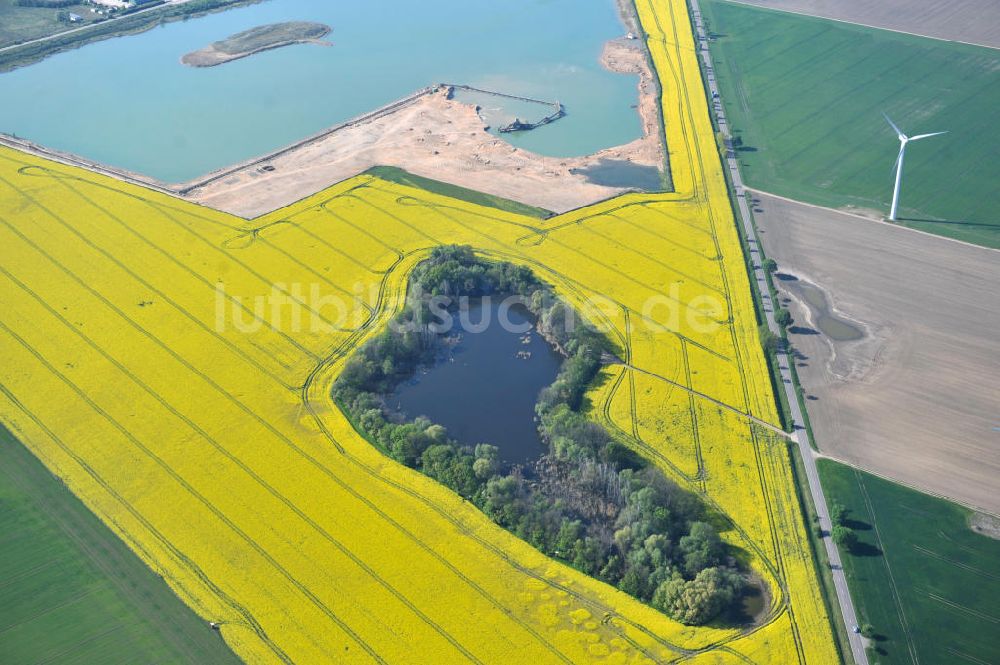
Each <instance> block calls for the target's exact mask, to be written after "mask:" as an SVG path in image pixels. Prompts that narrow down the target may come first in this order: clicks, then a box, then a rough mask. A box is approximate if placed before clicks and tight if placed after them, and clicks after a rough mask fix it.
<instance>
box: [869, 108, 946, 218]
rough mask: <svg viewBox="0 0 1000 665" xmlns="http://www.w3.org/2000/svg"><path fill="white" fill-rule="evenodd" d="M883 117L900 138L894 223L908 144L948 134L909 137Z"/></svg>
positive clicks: (893, 198)
mask: <svg viewBox="0 0 1000 665" xmlns="http://www.w3.org/2000/svg"><path fill="white" fill-rule="evenodd" d="M882 117H884V118H885V121H886V122H888V123H889V126H890V127H892V128H893V129H894V130H895V132H896V136H897V137H899V156H898V157H896V186H895V187H894V188H893V190H892V208H891V209H890V210H889V221H892V222H894V221H896V207H897V206H898V205H899V185H900V183H901V182H902V181H903V155H904V154H905V153H906V144H907V143H909V142H910V141H919V140H920V139H926V138H928V137H931V136H938V135H940V134H947V133H948V132H934V133H933V134H917V135H916V136H907V135H906V134H904V133H903V132H902V131H901V130H900V129H899V127H897V126H896V125H895V124H894V123H893V122H892V120H890V119H889V116H887V115H886V114H885V113H883V114H882Z"/></svg>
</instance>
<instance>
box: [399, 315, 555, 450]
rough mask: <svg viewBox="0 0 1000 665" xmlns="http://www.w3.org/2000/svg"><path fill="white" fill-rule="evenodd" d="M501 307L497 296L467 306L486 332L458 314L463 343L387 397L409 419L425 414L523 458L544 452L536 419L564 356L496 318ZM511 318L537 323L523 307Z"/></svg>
mask: <svg viewBox="0 0 1000 665" xmlns="http://www.w3.org/2000/svg"><path fill="white" fill-rule="evenodd" d="M498 309H499V305H498V304H497V303H495V302H494V303H491V304H490V306H489V307H485V306H483V305H482V304H479V303H473V304H472V305H470V307H469V311H468V316H467V320H468V321H470V322H471V323H472V324H478V323H481V322H484V321H489V325H488V326H485V329H484V330H483V331H482V332H468V331H466V332H463V331H462V328H463V327H464V326H462V325H460V322H459V317H458V315H454V316H453V322H454V326H453V331H452V333H450V334H458V335H461V337H460V341H459V343H458V344H457V345H456V346H455V347H454V348H453V349H452V351H451V352H450V353H449V354H448V356H447V357H446V358H444V359H443V360H442V361H441V362H439V363H437V364H436V365H434V366H433V367H431V368H428V369H427V370H426V371H425V372H418V374H417V376H416V377H415V378H414V380H412V381H410V382H407V383H404V384H403V385H402V386H400V387H399V389H397V391H396V392H395V393H394V394H393V395H392V396H390V397H389V398H388V399H387V403H388V405H389V407H390V408H393V409H399V410H401V411H402V412H404V413H405V414H406V415H407V416H408V417H410V418H415V417H417V416H421V415H423V416H427V417H428V418H430V419H431V420H432V421H433V422H435V423H438V424H439V425H443V426H444V427H445V428H446V429H447V430H448V433H449V434H450V435H451V436H452V437H453V438H455V439H457V440H458V441H460V442H461V443H463V444H469V445H475V444H477V443H489V444H492V445H494V446H497V447H498V448H500V458H501V459H502V460H503V461H504V462H508V463H512V464H518V463H525V462H529V461H531V460H534V459H537V458H538V457H539V456H540V455H541V454H542V453H543V452H544V451H545V447H544V444H543V443H542V440H541V437H540V436H539V435H538V429H537V427H536V423H535V421H534V417H535V402H537V401H538V393H539V392H541V390H542V388H544V387H545V386H547V385H549V384H550V383H552V382H553V381H554V380H555V378H556V374H557V373H558V372H559V366H560V365H561V364H562V356H560V355H559V354H558V353H556V351H555V350H554V349H553V348H552V347H551V346H550V345H549V344H548V342H546V341H545V340H544V339H543V338H542V336H541V335H539V334H538V333H537V332H534V330H533V329H532V330H531V331H530V332H527V333H524V332H511V331H509V330H506V329H505V327H504V326H502V325H500V324H499V323H498V318H497V315H498ZM487 313H488V314H487ZM486 315H488V316H489V318H488V319H484V318H483V317H484V316H486ZM507 318H508V319H509V321H510V322H511V323H512V324H514V325H515V326H521V327H522V328H526V327H531V326H532V323H533V318H532V316H531V313H530V312H528V311H527V310H525V309H523V308H519V307H515V308H511V309H510V311H509V316H508V317H507Z"/></svg>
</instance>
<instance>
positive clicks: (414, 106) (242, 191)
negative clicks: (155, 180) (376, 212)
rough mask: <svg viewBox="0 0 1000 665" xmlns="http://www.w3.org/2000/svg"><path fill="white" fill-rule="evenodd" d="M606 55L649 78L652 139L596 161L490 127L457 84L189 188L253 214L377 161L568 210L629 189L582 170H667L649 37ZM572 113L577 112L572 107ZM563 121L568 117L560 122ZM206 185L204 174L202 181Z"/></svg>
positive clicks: (643, 91) (644, 82)
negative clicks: (534, 148) (539, 149)
mask: <svg viewBox="0 0 1000 665" xmlns="http://www.w3.org/2000/svg"><path fill="white" fill-rule="evenodd" d="M602 61H603V62H604V64H605V66H606V67H608V68H609V69H612V70H614V71H620V72H625V73H637V74H640V100H641V101H640V104H639V109H638V110H639V112H640V114H641V116H642V119H643V127H644V132H645V136H644V137H643V138H640V139H637V140H635V141H633V142H631V143H628V144H626V145H623V146H619V147H614V148H609V149H607V150H603V151H601V152H598V153H595V154H593V155H590V156H587V157H580V158H557V157H545V156H541V155H538V154H535V153H532V152H529V151H527V150H523V149H521V148H516V147H514V146H512V145H511V144H509V143H507V142H506V141H504V140H503V139H501V138H499V137H497V136H494V135H492V134H490V133H488V132H487V131H486V128H485V126H484V123H483V120H482V119H481V118H480V117H479V115H478V113H477V112H476V109H475V107H474V106H472V105H469V104H463V103H460V102H457V101H455V100H453V99H449V95H448V91H447V88H444V87H442V88H440V89H439V90H438V91H437V92H435V93H431V94H427V95H423V96H420V97H417V98H415V99H414V100H413V101H410V102H408V103H406V104H403V105H401V106H400V107H399V108H398V109H396V110H394V111H392V112H391V113H388V114H385V115H381V116H379V117H375V118H374V119H370V120H364V121H361V122H358V123H356V124H351V125H350V126H347V127H344V128H342V129H338V130H336V131H333V132H330V133H327V134H325V135H321V136H319V137H318V138H316V139H314V140H310V141H306V142H304V143H303V144H301V145H300V146H298V147H296V148H294V149H292V150H288V151H284V152H280V153H279V154H277V156H275V157H273V158H271V159H263V160H256V161H254V162H252V163H250V164H249V165H244V166H243V167H242V168H236V169H228V170H225V171H223V172H222V173H224V174H225V175H224V176H223V177H219V173H216V174H209V176H208V177H211V178H214V179H213V180H211V181H210V182H208V183H207V184H205V185H204V186H197V182H198V181H194V182H192V183H185V184H184V185H181V186H180V187H181V188H182V189H183V190H184V191H185V195H186V196H187V197H188V198H190V199H192V200H194V201H197V202H198V203H201V204H204V205H207V206H211V207H213V208H217V209H220V210H224V211H227V212H230V213H233V214H236V215H240V216H243V217H248V218H249V217H256V216H258V215H261V214H263V213H265V212H269V211H271V210H275V209H277V208H280V207H282V206H285V205H288V204H289V203H292V202H294V201H297V200H298V199H301V198H303V197H305V196H308V195H310V194H312V193H314V192H317V191H319V190H321V189H323V188H324V187H328V186H329V185H331V184H333V183H336V182H339V181H341V180H344V179H347V178H350V177H351V176H354V175H357V174H358V173H359V172H361V171H364V170H366V169H368V168H370V167H372V166H396V167H399V168H402V169H405V170H407V171H409V172H411V173H415V174H417V175H421V176H425V177H428V178H434V179H436V180H443V181H445V182H449V183H452V184H456V185H461V186H463V187H468V188H470V189H475V190H478V191H482V192H486V193H489V194H494V195H497V196H502V197H505V198H509V199H514V200H516V201H520V202H522V203H527V204H530V205H534V206H538V207H541V208H546V209H548V210H552V211H554V212H563V211H566V210H570V209H573V208H577V207H580V206H583V205H586V204H588V203H592V202H594V201H599V200H601V199H605V198H608V197H611V196H614V195H616V194H619V193H622V192H624V191H627V189H626V188H621V187H608V186H604V185H599V184H594V183H593V182H590V181H588V179H587V177H586V176H585V175H580V174H574V173H573V172H572V171H574V170H575V169H581V168H586V167H589V166H592V165H594V164H596V163H598V162H599V161H600V160H620V161H627V162H632V163H634V164H639V165H644V166H654V167H658V168H662V167H663V165H664V161H665V160H664V154H663V149H662V140H661V133H660V131H659V129H658V128H659V113H658V108H657V100H656V89H655V85H654V83H653V80H652V77H651V76H650V73H649V71H648V68H647V64H646V59H645V55H644V52H643V50H642V47H641V45H640V42H638V41H637V40H625V39H621V40H614V41H612V42H609V43H608V44H607V45H606V47H605V50H604V54H603V56H602ZM570 112H572V109H570ZM557 122H558V121H557ZM199 180H200V181H203V180H204V179H199Z"/></svg>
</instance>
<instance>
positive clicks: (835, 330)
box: [775, 272, 865, 342]
mask: <svg viewBox="0 0 1000 665" xmlns="http://www.w3.org/2000/svg"><path fill="white" fill-rule="evenodd" d="M775 277H777V278H778V281H779V282H780V286H781V288H782V289H783V290H784V291H787V292H788V293H789V294H790V295H791V296H792V297H793V298H795V299H796V300H798V301H800V302H803V303H805V305H806V307H807V308H808V309H809V313H810V323H811V324H812V325H813V326H815V328H816V330H818V331H819V332H820V333H822V334H823V335H826V337H827V338H829V339H830V340H831V341H834V342H854V341H857V340H859V339H862V338H863V337H864V336H865V332H864V330H862V329H861V328H859V327H858V326H856V325H854V324H853V323H851V322H850V321H848V320H846V319H844V318H841V317H839V316H837V314H836V313H835V312H834V311H833V308H832V307H831V306H830V300H829V298H828V297H827V295H826V292H825V291H824V290H823V289H821V288H820V287H818V286H816V285H815V284H813V283H811V282H808V281H806V280H804V279H802V278H800V277H797V276H796V275H792V274H790V273H783V272H779V273H776V274H775ZM816 330H810V329H809V328H803V327H802V326H795V325H793V326H791V327H790V328H789V332H792V333H793V334H795V333H798V334H805V335H808V334H815V333H816Z"/></svg>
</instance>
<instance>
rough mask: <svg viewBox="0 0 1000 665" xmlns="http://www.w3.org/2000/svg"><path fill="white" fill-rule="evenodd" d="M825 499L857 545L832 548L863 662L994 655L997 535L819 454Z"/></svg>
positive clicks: (953, 507) (998, 606)
mask: <svg viewBox="0 0 1000 665" xmlns="http://www.w3.org/2000/svg"><path fill="white" fill-rule="evenodd" d="M819 471H820V476H821V477H822V480H823V488H824V490H825V492H826V496H827V499H828V500H829V501H831V502H833V501H837V502H839V503H840V504H842V505H844V506H846V507H847V508H848V509H849V510H850V512H849V514H848V526H851V527H852V528H854V529H855V532H856V533H857V534H858V536H859V545H858V546H857V547H855V548H854V550H853V552H852V553H847V552H844V551H843V550H842V552H841V553H842V554H843V562H844V568H845V570H846V572H847V576H848V583H849V585H850V587H851V596H853V598H854V601H855V603H856V605H857V609H858V613H859V615H860V617H859V620H860V621H862V622H870V623H871V624H872V626H873V627H874V628H875V632H876V634H877V635H878V639H876V640H875V641H874V643H873V644H874V647H875V649H876V650H877V651H876V653H873V654H872V663H873V665H874V664H875V663H882V664H889V663H913V664H914V665H916V664H917V663H971V664H973V665H975V664H986V663H1000V540H994V539H992V538H988V537H986V536H983V535H980V534H977V533H974V532H973V531H972V530H971V529H970V528H969V526H968V519H969V516H970V511H969V510H967V509H965V508H963V507H961V506H958V505H957V504H954V503H951V502H949V501H945V500H943V499H938V498H935V497H932V496H929V495H927V494H923V493H921V492H917V491H915V490H911V489H909V488H906V487H903V486H901V485H897V484H896V483H892V482H889V481H887V480H883V479H881V478H878V477H876V476H872V475H869V474H866V473H863V472H860V471H856V470H854V469H852V468H850V467H847V466H844V465H842V464H837V463H835V462H831V461H829V460H820V463H819Z"/></svg>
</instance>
